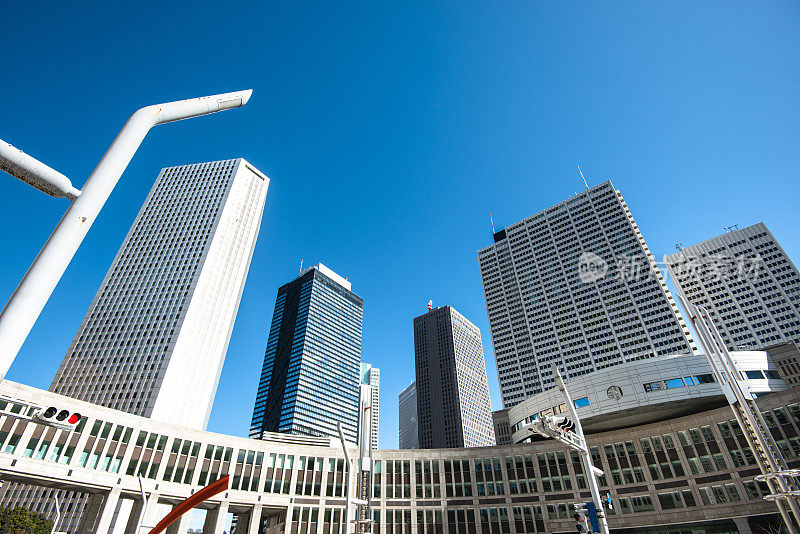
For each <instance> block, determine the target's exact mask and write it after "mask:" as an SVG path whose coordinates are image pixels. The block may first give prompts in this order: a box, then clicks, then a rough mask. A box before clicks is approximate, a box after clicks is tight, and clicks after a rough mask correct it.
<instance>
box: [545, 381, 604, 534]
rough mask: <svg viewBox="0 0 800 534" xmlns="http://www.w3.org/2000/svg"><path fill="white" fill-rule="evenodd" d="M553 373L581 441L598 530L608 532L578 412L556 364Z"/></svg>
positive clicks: (593, 468)
mask: <svg viewBox="0 0 800 534" xmlns="http://www.w3.org/2000/svg"><path fill="white" fill-rule="evenodd" d="M553 374H554V375H555V377H556V384H558V389H559V390H560V391H561V394H562V395H563V396H564V400H565V401H566V403H567V410H569V415H570V417H572V421H573V422H574V423H575V433H576V434H577V435H578V437H579V438H580V440H581V441H582V442H583V448H581V449H578V452H579V453H580V455H581V459H582V460H583V470H584V471H586V480H587V482H588V483H589V490H590V491H591V492H592V500H593V501H594V505H595V507H596V508H597V522H598V523H599V524H600V532H601V533H602V534H608V521H607V520H606V513H605V510H604V509H603V500H602V498H601V497H600V488H599V487H598V485H597V474H596V472H597V469H596V468H595V466H594V464H592V457H591V454H590V453H589V445H588V444H587V443H586V438H585V437H584V436H583V426H581V420H580V418H579V417H578V412H577V411H576V410H575V404H573V403H572V397H570V395H569V391H567V388H566V386H565V385H564V380H563V379H562V378H561V373H559V371H558V368H557V367H556V366H553Z"/></svg>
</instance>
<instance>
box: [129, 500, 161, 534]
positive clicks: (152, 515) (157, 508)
mask: <svg viewBox="0 0 800 534" xmlns="http://www.w3.org/2000/svg"><path fill="white" fill-rule="evenodd" d="M159 497H160V495H159V494H158V493H155V492H153V493H150V494H148V495H147V509H146V510H145V511H144V518H142V528H141V530H140V531H139V532H137V533H136V534H142V533H143V532H150V530H151V529H152V528H153V527H154V526H156V525H157V524H158V522H159V521H161V520H162V519H163V518H164V516H165V515H167V513H168V512H166V511H165V509H167V510H168V509H169V508H168V505H163V504H158V499H159Z"/></svg>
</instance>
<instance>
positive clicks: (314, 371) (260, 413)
mask: <svg viewBox="0 0 800 534" xmlns="http://www.w3.org/2000/svg"><path fill="white" fill-rule="evenodd" d="M363 306H364V304H363V301H362V300H361V297H359V296H358V295H356V294H355V293H353V292H352V291H351V284H350V282H348V281H347V280H345V279H344V278H342V277H341V276H339V275H338V274H336V273H334V272H333V271H331V270H330V269H328V268H327V267H325V266H324V265H322V264H317V265H315V266H313V267H310V268H308V269H306V270H305V271H303V272H301V273H300V275H299V276H298V277H297V278H296V279H294V280H292V281H291V282H289V283H288V284H285V285H283V286H281V287H280V289H278V297H277V299H276V301H275V311H274V313H273V315H272V326H271V327H270V331H269V339H268V341H267V351H266V354H265V355H264V366H263V368H262V370H261V378H260V381H259V385H258V394H257V396H256V402H255V407H254V409H253V419H252V423H251V425H250V437H252V438H259V437H261V436H262V435H263V433H264V432H285V433H288V434H299V435H308V436H338V433H337V423H338V422H341V423H342V430H343V432H344V435H345V438H347V439H348V440H349V441H352V442H353V443H355V442H356V439H357V435H358V434H357V432H358V415H359V413H358V412H359V408H358V404H359V398H360V397H359V395H360V393H359V384H360V382H361V381H360V375H361V373H360V370H361V323H362V316H363Z"/></svg>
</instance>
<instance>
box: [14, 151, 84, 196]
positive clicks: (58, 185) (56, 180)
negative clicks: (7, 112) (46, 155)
mask: <svg viewBox="0 0 800 534" xmlns="http://www.w3.org/2000/svg"><path fill="white" fill-rule="evenodd" d="M0 171H6V172H7V173H8V174H10V175H11V176H13V177H14V178H19V179H20V180H22V181H23V182H25V183H26V184H28V185H31V186H33V187H35V188H36V189H38V190H39V191H41V192H43V193H47V194H48V195H50V196H51V197H56V198H62V197H66V198H68V199H70V200H75V199H76V198H78V196H79V195H80V194H81V192H80V191H78V190H77V189H75V188H74V187H73V186H72V182H70V181H69V178H67V177H66V176H64V175H63V174H61V173H60V172H58V171H57V170H55V169H53V168H52V167H48V166H47V165H45V164H44V163H42V162H41V161H39V160H38V159H36V158H34V157H32V156H29V155H28V154H26V153H25V152H23V151H22V150H20V149H18V148H17V147H14V146H11V145H10V144H9V143H6V142H5V141H3V140H2V139H0Z"/></svg>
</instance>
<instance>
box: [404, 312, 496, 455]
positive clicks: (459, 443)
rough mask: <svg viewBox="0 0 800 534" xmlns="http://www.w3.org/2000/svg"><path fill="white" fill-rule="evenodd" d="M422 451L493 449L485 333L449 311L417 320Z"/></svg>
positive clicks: (416, 351) (419, 432)
mask: <svg viewBox="0 0 800 534" xmlns="http://www.w3.org/2000/svg"><path fill="white" fill-rule="evenodd" d="M414 356H415V358H414V359H415V363H416V371H417V380H416V382H417V424H418V438H419V448H420V449H434V448H445V447H483V446H489V445H494V444H495V440H494V425H493V424H492V406H491V401H490V399H489V382H488V381H487V379H486V363H485V362H484V359H483V345H482V344H481V332H480V330H478V327H476V326H475V325H474V324H472V323H471V322H469V321H468V320H467V319H466V318H465V317H464V316H463V315H461V314H460V313H458V312H457V311H456V310H454V309H453V308H452V307H450V306H444V307H442V308H435V309H433V310H431V311H429V312H428V313H426V314H424V315H420V316H419V317H416V318H415V319H414Z"/></svg>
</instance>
